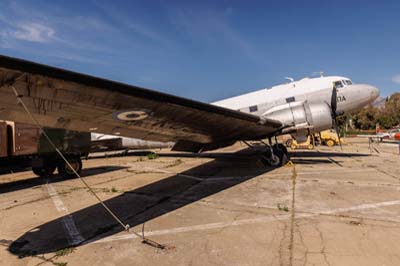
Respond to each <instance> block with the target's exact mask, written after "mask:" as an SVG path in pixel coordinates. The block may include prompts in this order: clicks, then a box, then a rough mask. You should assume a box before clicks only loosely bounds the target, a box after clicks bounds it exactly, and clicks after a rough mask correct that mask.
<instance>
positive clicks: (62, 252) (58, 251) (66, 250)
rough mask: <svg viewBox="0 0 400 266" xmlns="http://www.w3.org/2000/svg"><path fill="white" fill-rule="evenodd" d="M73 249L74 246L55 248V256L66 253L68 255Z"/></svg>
mask: <svg viewBox="0 0 400 266" xmlns="http://www.w3.org/2000/svg"><path fill="white" fill-rule="evenodd" d="M74 251H75V248H74V247H70V248H63V249H60V250H57V251H56V256H57V257H62V256H66V255H68V254H71V253H72V252H74Z"/></svg>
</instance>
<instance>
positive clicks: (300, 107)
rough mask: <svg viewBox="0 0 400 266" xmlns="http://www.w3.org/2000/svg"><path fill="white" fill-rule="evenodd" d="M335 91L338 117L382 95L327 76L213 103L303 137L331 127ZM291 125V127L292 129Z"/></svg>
mask: <svg viewBox="0 0 400 266" xmlns="http://www.w3.org/2000/svg"><path fill="white" fill-rule="evenodd" d="M334 89H336V104H337V108H336V112H335V113H336V114H345V113H349V112H351V111H354V110H357V109H360V108H362V107H364V106H366V105H367V104H369V103H371V102H373V101H374V100H375V99H376V98H378V96H379V90H378V89H377V88H376V87H374V86H372V85H369V84H353V83H352V81H351V80H350V79H349V78H346V77H341V76H327V77H323V76H321V77H317V78H303V79H301V80H299V81H293V79H291V82H290V83H286V84H281V85H277V86H274V87H272V88H270V89H268V88H264V89H261V90H257V91H254V92H250V93H246V94H243V95H239V96H236V97H232V98H228V99H224V100H221V101H217V102H213V103H212V104H214V105H218V106H221V107H225V108H230V109H234V110H238V111H241V112H245V113H251V114H254V115H258V116H260V117H266V118H270V119H275V120H278V121H280V122H282V123H283V124H284V125H287V126H288V130H286V131H285V130H284V131H283V133H291V134H293V135H295V136H297V137H298V138H304V137H305V136H307V134H309V133H310V131H311V132H318V131H322V130H325V129H329V128H332V126H333V124H332V118H331V115H332V114H331V111H332V108H331V105H332V93H333V90H334ZM290 125H292V126H291V127H290Z"/></svg>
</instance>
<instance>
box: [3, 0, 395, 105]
mask: <svg viewBox="0 0 400 266" xmlns="http://www.w3.org/2000/svg"><path fill="white" fill-rule="evenodd" d="M399 14H400V1H393V2H390V1H228V0H225V1H223V0H221V1H166V0H165V1H161V0H159V1H117V0H113V1H100V0H88V1H72V0H70V1H40V0H39V1H7V0H5V1H2V8H1V9H0V53H1V54H5V55H9V56H15V57H20V58H24V59H28V60H33V61H37V62H41V63H45V64H49V65H53V66H58V67H62V68H66V69H70V70H74V71H78V72H84V73H87V74H91V75H95V76H100V77H104V78H108V79H112V80H117V81H121V82H125V83H129V84H134V85H138V86H143V87H147V88H152V89H155V90H159V91H164V92H168V93H172V94H176V95H179V96H184V97H187V98H192V99H197V100H201V101H205V102H209V101H214V100H218V99H222V98H226V97H229V96H234V95H238V94H241V93H245V92H248V91H252V90H256V89H259V88H263V87H270V86H272V85H276V84H279V83H282V82H284V77H287V76H291V77H294V78H295V79H299V78H302V77H305V76H311V75H313V73H314V72H318V71H324V72H325V73H326V75H343V76H347V77H350V78H352V79H353V81H355V82H364V83H370V84H373V85H375V86H377V87H379V88H380V89H381V95H383V96H387V95H390V94H391V93H393V92H396V91H397V92H398V91H400V51H399V47H400V15H399Z"/></svg>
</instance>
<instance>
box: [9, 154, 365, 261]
mask: <svg viewBox="0 0 400 266" xmlns="http://www.w3.org/2000/svg"><path fill="white" fill-rule="evenodd" d="M246 151H247V149H246V150H242V151H240V152H237V153H234V156H232V154H230V156H222V157H220V158H216V159H214V160H212V161H210V162H207V163H204V164H202V165H199V166H196V167H194V168H191V169H189V170H186V171H184V172H182V173H179V174H176V175H173V176H170V177H167V178H165V179H162V180H159V181H156V182H154V183H151V184H148V185H145V186H142V187H139V188H136V189H133V190H131V191H128V192H125V193H123V194H121V195H119V196H116V197H114V198H111V199H108V200H106V201H105V204H106V205H107V206H108V207H110V208H111V209H112V210H113V211H114V212H115V213H116V214H117V215H118V216H119V217H120V218H122V221H123V222H124V223H125V224H129V225H130V226H131V227H134V226H137V225H140V224H142V223H145V222H147V221H150V220H152V219H154V218H157V217H159V216H161V215H163V214H166V213H169V212H172V211H174V210H177V209H179V208H181V207H184V206H186V205H188V204H190V203H193V202H196V201H198V200H200V199H203V198H205V197H208V196H210V195H213V194H216V193H218V192H220V191H223V190H225V189H228V188H231V187H233V186H235V185H238V184H240V183H242V182H244V181H247V180H249V179H252V178H254V177H256V176H259V175H261V174H264V173H266V172H269V171H271V170H273V168H271V167H265V166H263V165H262V164H261V162H260V160H259V156H258V155H257V154H255V153H254V152H253V153H248V152H247V153H246ZM316 155H317V156H318V157H321V153H317V154H316ZM358 155H359V154H357V156H358ZM322 156H323V155H322ZM184 175H186V176H194V177H197V178H202V180H196V179H191V178H188V177H185V176H184ZM132 177H134V175H132ZM224 177H229V178H224ZM209 178H211V179H210V180H208V179H209ZM218 178H221V179H220V180H218ZM66 218H67V216H64V217H61V218H58V219H55V220H53V221H50V222H48V223H45V224H42V225H40V226H39V227H37V228H33V229H32V230H30V231H28V232H26V233H25V234H24V235H22V236H21V237H19V238H18V239H17V240H15V241H14V242H13V243H12V244H11V245H10V246H9V251H10V252H11V253H12V254H15V255H17V256H19V257H24V256H29V255H35V254H44V253H49V252H55V251H57V250H60V249H63V248H66V247H69V246H70V242H69V235H68V234H67V230H65V228H64V227H63V220H64V219H66ZM68 218H72V219H73V221H74V222H75V224H76V227H77V228H78V230H79V231H80V234H81V235H82V237H83V238H84V239H85V241H84V242H85V243H89V242H92V241H94V240H97V239H101V238H104V237H107V236H110V235H113V234H116V233H119V232H121V231H122V230H123V229H122V227H121V225H119V224H118V223H116V221H115V220H113V219H112V217H111V216H110V214H109V213H107V212H106V211H105V210H104V208H103V207H102V206H101V205H100V204H95V205H92V206H89V207H86V208H84V209H81V210H79V211H76V212H74V213H71V214H70V215H69V216H68Z"/></svg>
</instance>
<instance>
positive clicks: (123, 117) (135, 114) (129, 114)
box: [112, 109, 150, 122]
mask: <svg viewBox="0 0 400 266" xmlns="http://www.w3.org/2000/svg"><path fill="white" fill-rule="evenodd" d="M149 115H150V111H149V110H145V109H137V110H123V111H118V112H115V113H113V115H112V116H113V118H114V119H116V120H119V121H128V122H129V121H139V120H143V119H146V118H147V117H148V116H149Z"/></svg>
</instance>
